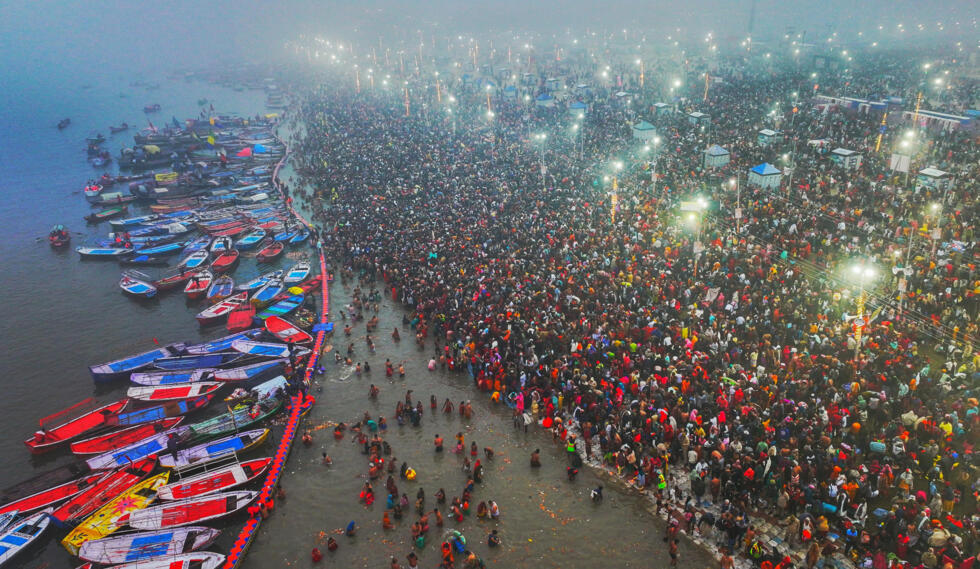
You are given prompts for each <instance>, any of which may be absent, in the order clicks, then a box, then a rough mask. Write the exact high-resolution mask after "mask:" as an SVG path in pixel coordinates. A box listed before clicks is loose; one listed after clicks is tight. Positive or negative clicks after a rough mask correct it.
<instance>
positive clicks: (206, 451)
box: [160, 429, 269, 468]
mask: <svg viewBox="0 0 980 569" xmlns="http://www.w3.org/2000/svg"><path fill="white" fill-rule="evenodd" d="M267 436H269V429H255V430H252V431H245V432H244V433H238V434H237V435H231V436H228V437H225V438H222V439H218V440H215V441H211V442H209V443H204V444H200V445H197V446H194V447H191V448H188V449H184V450H181V451H177V457H176V458H174V456H173V455H172V454H164V455H160V466H164V467H166V468H184V467H186V466H190V465H192V464H201V463H204V462H208V461H210V460H214V459H216V458H220V457H222V456H228V455H229V454H235V453H237V452H241V451H244V450H246V449H249V448H251V447H253V446H255V445H257V444H260V443H261V442H262V441H264V440H265V438H266V437H267Z"/></svg>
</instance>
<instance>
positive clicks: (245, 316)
mask: <svg viewBox="0 0 980 569" xmlns="http://www.w3.org/2000/svg"><path fill="white" fill-rule="evenodd" d="M242 294H248V293H246V292H243V293H242ZM254 318H255V307H254V306H252V303H250V302H245V303H243V304H241V305H239V306H238V307H236V308H235V309H234V310H232V311H231V312H230V313H229V314H228V322H227V323H226V325H225V328H227V330H228V331H229V332H241V331H242V330H248V329H249V328H251V327H252V326H253V323H252V320H253V319H254Z"/></svg>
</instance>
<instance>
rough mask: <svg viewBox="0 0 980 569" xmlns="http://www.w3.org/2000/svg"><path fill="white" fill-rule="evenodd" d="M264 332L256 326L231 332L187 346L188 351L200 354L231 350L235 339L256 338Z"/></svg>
mask: <svg viewBox="0 0 980 569" xmlns="http://www.w3.org/2000/svg"><path fill="white" fill-rule="evenodd" d="M261 334H262V329H261V328H256V329H254V330H246V331H244V332H238V333H235V334H231V335H229V336H224V337H222V338H217V339H214V340H211V341H210V342H204V343H203V344H194V345H192V346H187V353H188V354H191V355H200V354H214V353H218V352H227V351H228V350H231V344H232V342H234V341H235V340H254V339H255V338H258V337H259V336H260V335H261Z"/></svg>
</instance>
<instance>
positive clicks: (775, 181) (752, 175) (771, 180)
mask: <svg viewBox="0 0 980 569" xmlns="http://www.w3.org/2000/svg"><path fill="white" fill-rule="evenodd" d="M782 179H783V173H782V172H781V171H780V170H779V168H776V167H775V166H773V165H772V164H769V163H768V162H763V163H762V164H759V165H758V166H756V167H754V168H750V169H749V185H750V186H759V187H760V188H779V183H780V182H781V181H782Z"/></svg>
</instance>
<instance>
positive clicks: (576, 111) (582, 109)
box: [568, 101, 589, 117]
mask: <svg viewBox="0 0 980 569" xmlns="http://www.w3.org/2000/svg"><path fill="white" fill-rule="evenodd" d="M568 112H569V113H570V114H572V115H573V116H576V117H577V116H579V115H584V114H585V113H587V112H589V106H588V105H586V104H585V103H583V102H582V101H572V103H571V104H569V105H568Z"/></svg>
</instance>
